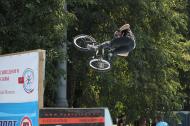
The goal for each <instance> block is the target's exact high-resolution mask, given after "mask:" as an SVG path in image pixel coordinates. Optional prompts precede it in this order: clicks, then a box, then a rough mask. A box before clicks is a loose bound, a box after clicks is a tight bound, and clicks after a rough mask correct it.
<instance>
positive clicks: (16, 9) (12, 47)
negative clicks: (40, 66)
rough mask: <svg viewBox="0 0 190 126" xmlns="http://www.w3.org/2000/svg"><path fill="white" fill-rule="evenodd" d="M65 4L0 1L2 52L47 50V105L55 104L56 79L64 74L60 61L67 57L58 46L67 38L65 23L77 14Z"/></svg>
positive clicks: (58, 0)
mask: <svg viewBox="0 0 190 126" xmlns="http://www.w3.org/2000/svg"><path fill="white" fill-rule="evenodd" d="M64 6H65V0H56V1H54V0H36V1H32V0H1V1H0V47H1V53H2V54H5V53H13V52H19V51H26V50H27V51H28V50H34V49H45V50H46V56H47V57H46V81H45V86H46V90H45V96H46V97H45V101H46V102H45V105H46V106H53V105H54V104H55V102H54V99H55V96H56V87H57V86H56V84H57V80H58V79H59V76H60V75H61V74H63V71H60V70H59V69H58V68H57V64H58V62H59V61H61V60H62V59H63V58H64V57H65V56H64V53H63V52H61V51H60V50H59V48H60V46H62V45H63V43H64V42H66V38H65V34H64V33H65V29H66V25H67V24H68V23H69V22H72V20H73V18H74V17H73V15H72V14H70V13H68V12H66V11H65V10H64Z"/></svg>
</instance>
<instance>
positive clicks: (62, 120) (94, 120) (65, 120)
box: [39, 117, 104, 125]
mask: <svg viewBox="0 0 190 126" xmlns="http://www.w3.org/2000/svg"><path fill="white" fill-rule="evenodd" d="M39 123H40V124H42V125H44V124H86V123H88V124H92V123H104V117H80V118H40V119H39Z"/></svg>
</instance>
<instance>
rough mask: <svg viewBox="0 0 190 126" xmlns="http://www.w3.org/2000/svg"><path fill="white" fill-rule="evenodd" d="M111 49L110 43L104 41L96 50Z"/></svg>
mask: <svg viewBox="0 0 190 126" xmlns="http://www.w3.org/2000/svg"><path fill="white" fill-rule="evenodd" d="M110 47H111V41H105V42H103V43H101V44H99V45H98V48H110Z"/></svg>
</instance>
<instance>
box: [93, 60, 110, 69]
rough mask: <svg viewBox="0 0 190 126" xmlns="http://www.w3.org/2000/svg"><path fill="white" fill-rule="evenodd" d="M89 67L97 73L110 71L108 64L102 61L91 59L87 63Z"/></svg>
mask: <svg viewBox="0 0 190 126" xmlns="http://www.w3.org/2000/svg"><path fill="white" fill-rule="evenodd" d="M89 65H90V67H92V68H93V69H95V70H99V71H106V70H109V69H110V66H111V65H110V63H109V62H108V61H106V60H104V59H92V60H90V62H89Z"/></svg>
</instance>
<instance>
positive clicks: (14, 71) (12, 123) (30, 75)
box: [0, 50, 44, 126]
mask: <svg viewBox="0 0 190 126" xmlns="http://www.w3.org/2000/svg"><path fill="white" fill-rule="evenodd" d="M40 53H42V52H41V51H39V50H38V51H31V52H23V53H18V54H10V55H4V56H0V126H38V116H39V102H38V101H39V97H38V91H39V69H40V68H39V66H40ZM43 53H44V51H43Z"/></svg>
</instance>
